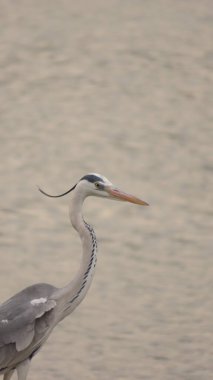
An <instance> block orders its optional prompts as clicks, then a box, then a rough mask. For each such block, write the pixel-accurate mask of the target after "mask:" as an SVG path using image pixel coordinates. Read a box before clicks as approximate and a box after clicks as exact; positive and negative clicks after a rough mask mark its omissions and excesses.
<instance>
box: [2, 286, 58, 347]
mask: <svg viewBox="0 0 213 380" xmlns="http://www.w3.org/2000/svg"><path fill="white" fill-rule="evenodd" d="M54 290H55V288H54V287H53V286H51V285H48V284H38V285H33V286H31V287H29V288H26V289H24V290H23V291H22V292H20V293H18V294H16V295H15V296H13V297H12V298H10V299H9V300H8V301H6V302H5V303H3V304H2V305H0V347H2V346H4V345H6V344H10V343H15V345H16V350H17V351H22V350H24V349H25V348H26V347H28V346H29V345H30V343H31V342H32V340H33V338H34V334H35V321H36V320H37V319H39V318H41V317H42V316H43V315H44V314H45V313H47V312H48V311H50V310H52V309H53V308H54V307H55V306H56V302H55V301H54V300H52V299H50V298H48V297H50V296H51V294H52V293H53V291H54ZM33 300H34V301H35V302H34V303H33V302H32V301H33ZM36 301H37V302H36ZM39 301H40V302H39Z"/></svg>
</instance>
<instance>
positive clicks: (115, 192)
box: [106, 187, 149, 206]
mask: <svg viewBox="0 0 213 380" xmlns="http://www.w3.org/2000/svg"><path fill="white" fill-rule="evenodd" d="M106 191H107V192H108V193H109V194H110V195H111V197H112V198H115V199H116V198H117V199H118V200H121V201H126V202H130V203H135V204H136V205H141V206H149V204H148V203H146V202H144V201H142V199H140V198H137V197H135V196H134V195H131V194H127V193H124V192H123V191H121V190H119V189H116V188H113V187H108V188H107V189H106Z"/></svg>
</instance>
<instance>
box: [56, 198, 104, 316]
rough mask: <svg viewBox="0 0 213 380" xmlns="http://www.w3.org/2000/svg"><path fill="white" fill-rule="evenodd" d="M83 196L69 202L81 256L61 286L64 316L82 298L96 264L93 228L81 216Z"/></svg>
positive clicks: (95, 243) (95, 242)
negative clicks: (69, 278) (77, 266)
mask: <svg viewBox="0 0 213 380" xmlns="http://www.w3.org/2000/svg"><path fill="white" fill-rule="evenodd" d="M83 201H84V198H83V197H81V196H80V195H79V194H75V195H74V197H73V199H72V202H71V204H70V210H69V212H70V220H71V223H72V226H73V227H74V228H75V230H76V231H77V232H78V234H79V236H80V239H81V243H82V258H81V263H80V267H79V270H78V272H77V274H76V275H75V277H74V278H73V279H72V281H71V282H70V283H69V284H68V285H67V286H66V287H65V288H63V296H62V297H61V298H62V299H63V304H64V310H63V316H62V318H64V317H65V316H66V315H67V314H69V313H70V312H71V311H72V310H73V309H74V308H75V307H76V306H78V304H79V303H80V302H81V301H82V300H83V299H84V297H85V295H86V293H87V291H88V289H89V287H90V284H91V282H92V279H93V275H94V272H95V265H96V260H97V259H96V253H97V241H96V236H95V232H94V230H93V228H92V227H91V226H90V225H89V224H87V223H86V222H85V221H84V219H83V216H82V205H83Z"/></svg>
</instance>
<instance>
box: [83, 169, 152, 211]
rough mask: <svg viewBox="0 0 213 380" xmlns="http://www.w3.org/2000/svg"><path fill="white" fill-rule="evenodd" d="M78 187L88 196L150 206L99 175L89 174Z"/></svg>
mask: <svg viewBox="0 0 213 380" xmlns="http://www.w3.org/2000/svg"><path fill="white" fill-rule="evenodd" d="M78 186H79V187H80V186H81V187H84V189H85V192H86V196H88V195H93V196H97V197H102V198H108V199H113V200H118V201H126V202H131V203H135V204H139V205H141V206H148V203H146V202H144V201H143V200H142V199H140V198H137V197H135V196H134V195H131V194H128V193H125V192H124V191H122V190H120V189H118V188H117V187H115V186H114V185H113V184H112V183H111V182H110V181H109V180H108V179H107V178H106V177H104V176H102V175H100V174H97V173H91V174H87V175H85V176H84V177H82V178H81V180H80V181H79V183H78V184H77V187H78Z"/></svg>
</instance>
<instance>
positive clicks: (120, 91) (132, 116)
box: [0, 0, 213, 380]
mask: <svg viewBox="0 0 213 380" xmlns="http://www.w3.org/2000/svg"><path fill="white" fill-rule="evenodd" d="M212 41H213V7H212V1H211V0H203V1H199V0H194V1H185V0H184V1H183V0H173V1H172V0H171V1H169V0H164V1H163V0H159V1H157V0H156V1H154V0H153V1H152V0H150V1H148V0H133V1H130V0H122V1H121V0H107V1H102V0H90V1H82V0H78V1H68V0H67V1H66V0H61V1H47V0H46V1H45V0H42V1H41V0H36V1H35V0H34V1H33V0H25V1H24V0H20V1H12V0H7V1H6V0H5V1H4V0H0V83H1V85H0V118H1V120H0V155H1V164H0V174H1V206H0V223H1V226H0V245H1V266H0V299H1V300H2V301H3V300H5V299H6V298H8V297H10V296H11V295H12V294H14V293H15V292H16V291H18V290H19V289H21V288H23V287H25V286H27V285H29V284H32V283H36V282H43V281H44V282H50V283H53V284H55V285H56V286H62V285H64V284H65V283H66V282H68V281H69V279H70V278H71V276H72V275H73V274H74V273H75V271H76V270H77V267H78V264H79V260H80V244H79V240H78V237H77V236H76V234H75V232H73V231H72V230H71V228H70V225H69V220H68V213H67V204H68V201H69V199H68V198H64V199H61V200H50V199H47V198H44V197H43V196H42V195H41V194H40V193H39V192H38V191H37V188H36V185H37V184H38V185H40V186H41V187H43V188H44V189H45V190H46V191H49V192H52V193H59V192H63V191H65V190H67V189H68V188H69V187H70V186H71V185H73V184H74V183H75V182H76V181H77V180H78V179H79V178H80V177H81V176H82V175H84V174H86V173H88V172H93V171H95V172H100V173H101V174H103V175H105V176H107V177H108V178H109V180H111V181H112V182H114V183H115V184H116V185H118V186H119V187H121V188H123V189H124V190H126V191H130V192H132V193H134V194H136V195H139V196H141V197H142V198H143V199H144V200H146V201H147V202H149V203H150V205H151V206H150V207H149V208H146V209H145V208H140V207H137V206H134V205H128V204H121V203H118V204H117V203H115V202H107V201H104V200H97V199H90V200H89V201H88V202H87V204H86V205H85V218H86V219H87V220H88V221H89V222H91V223H92V224H93V225H94V227H95V229H96V233H97V236H98V238H99V260H98V266H97V272H96V276H95V279H94V282H93V285H92V288H91V289H90V292H89V293H88V295H87V297H86V299H85V300H84V302H83V303H82V304H81V306H80V307H79V308H78V309H77V310H76V311H75V313H74V314H73V315H72V316H70V317H69V318H67V319H66V320H64V321H63V323H61V324H60V326H58V328H57V329H56V330H55V331H54V333H53V334H52V336H51V338H50V340H49V341H48V343H47V344H46V346H45V347H44V349H43V350H42V351H41V353H40V354H39V355H38V356H37V357H36V358H35V359H34V360H33V363H32V369H31V372H30V379H32V380H36V379H39V378H45V379H46V380H50V379H57V378H60V379H64V380H68V379H81V380H83V379H85V380H96V379H101V380H108V379H116V380H126V379H128V380H136V379H138V380H141V379H142V380H149V379H150V380H154V379H155V380H179V379H181V380H201V379H202V380H209V379H210V378H212V372H213V361H212V357H213V320H212V314H213V255H212V242H213V241H212V240H213V239H212V227H213V222H212V216H213V211H212V202H213V197H212V185H213V179H212V169H213V160H212V145H213V125H212V119H213V117H212V116H213V107H212V88H213V87H212V67H213V50H212Z"/></svg>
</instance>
